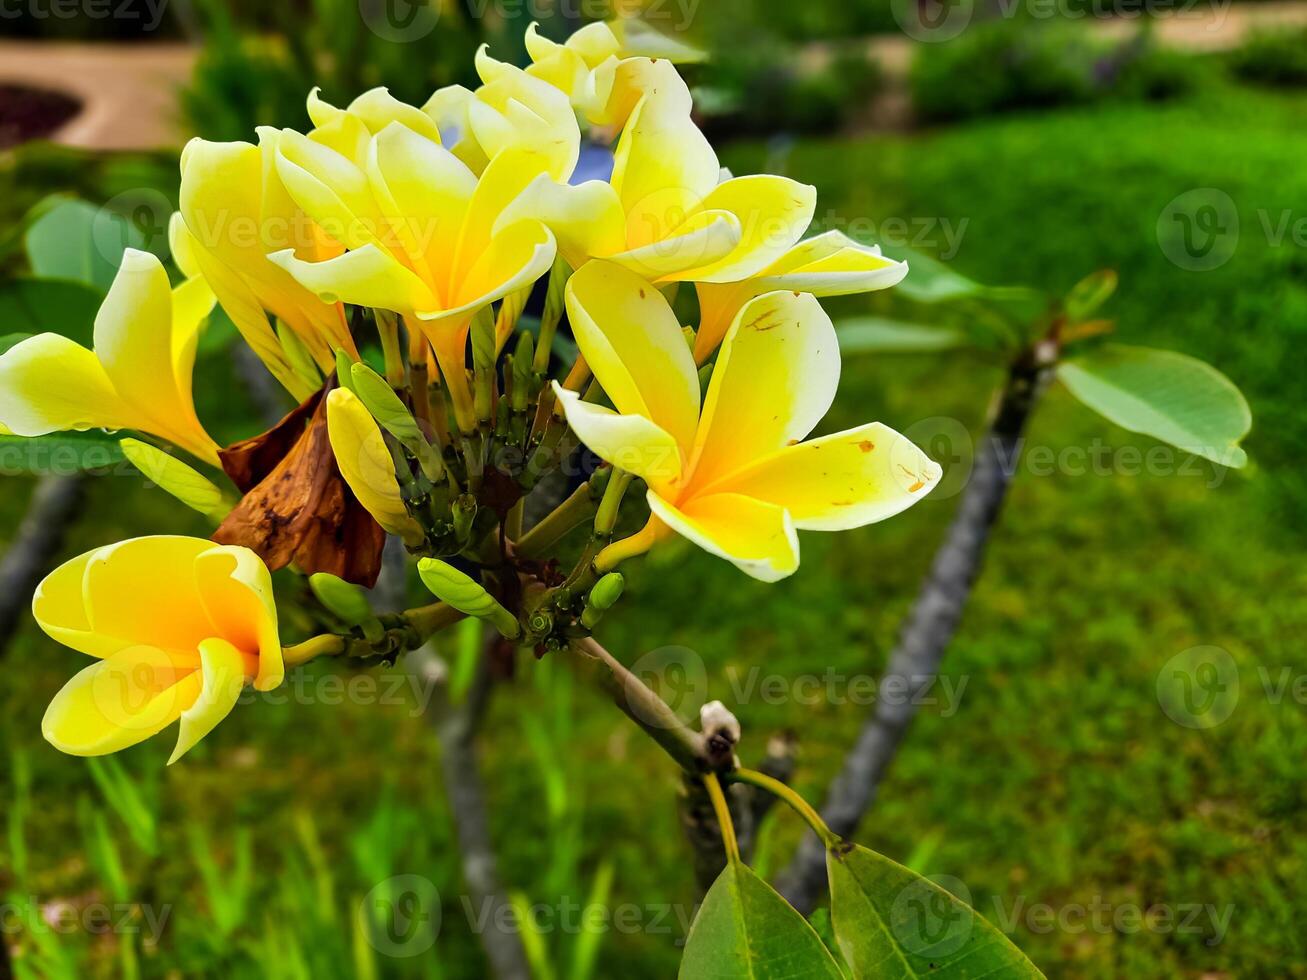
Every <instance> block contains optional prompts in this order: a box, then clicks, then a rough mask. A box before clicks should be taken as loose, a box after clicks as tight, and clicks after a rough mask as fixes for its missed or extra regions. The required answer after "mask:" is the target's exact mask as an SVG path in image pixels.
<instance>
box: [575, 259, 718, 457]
mask: <svg viewBox="0 0 1307 980" xmlns="http://www.w3.org/2000/svg"><path fill="white" fill-rule="evenodd" d="M566 301H567V313H568V319H569V321H570V322H571V324H572V332H573V334H574V335H575V336H576V342H577V345H578V346H579V347H580V348H581V353H582V354H584V355H585V359H586V363H587V364H589V365H590V369H591V370H592V371H593V372H594V376H595V378H597V379H598V381H599V383H600V385H602V386H603V389H604V391H605V392H606V393H607V395H608V397H609V398H611V399H612V402H613V404H614V405H615V406H616V407H617V410H618V411H619V412H621V413H623V414H625V415H642V416H644V417H645V418H647V419H649V420H650V421H651V422H653V423H655V424H656V425H657V426H658V427H659V428H660V429H662V430H663V431H665V432H667V433H668V434H670V435H671V436H672V438H673V439H675V440H676V442H677V444H678V445H679V446H680V447H681V448H682V449H683V450H688V449H689V448H690V446H691V445H692V444H693V441H694V432H695V428H696V426H697V425H698V419H699V376H698V373H697V372H696V371H695V367H694V358H693V357H691V355H690V350H689V347H688V345H687V344H686V342H685V335H684V334H683V333H682V331H681V325H680V322H679V321H678V320H677V318H676V314H675V313H673V312H672V308H671V307H670V306H669V305H668V303H667V300H666V299H665V298H664V297H663V294H662V293H660V292H659V291H658V290H657V289H656V288H654V287H653V286H651V285H650V284H649V283H647V282H646V281H644V280H643V279H641V278H640V277H639V276H637V275H636V274H635V273H633V272H630V271H629V270H627V269H624V268H622V267H621V266H617V265H614V264H612V263H611V262H600V261H596V262H590V263H587V264H586V265H584V266H582V268H581V269H580V270H578V271H577V272H576V273H575V274H574V275H573V276H572V277H571V279H569V280H568V283H567V290H566ZM591 448H594V447H591ZM596 451H597V450H596Z"/></svg>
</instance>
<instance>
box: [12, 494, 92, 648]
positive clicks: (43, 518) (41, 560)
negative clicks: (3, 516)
mask: <svg viewBox="0 0 1307 980" xmlns="http://www.w3.org/2000/svg"><path fill="white" fill-rule="evenodd" d="M83 486H84V478H83V477H82V476H80V475H75V476H43V477H41V479H40V480H39V481H38V482H37V484H36V489H35V490H34V491H33V493H32V499H31V502H30V503H29V504H28V506H27V513H26V514H24V515H23V520H22V523H20V524H19V525H18V531H17V533H16V534H15V535H14V540H13V543H12V544H11V545H10V546H9V550H8V551H6V552H5V553H4V558H3V559H0V654H3V652H4V648H5V647H6V646H7V645H8V642H9V639H10V638H11V637H12V636H13V634H14V632H15V631H16V630H17V628H18V620H19V617H20V616H21V615H22V614H23V613H24V612H25V611H26V610H27V609H28V607H29V605H30V603H31V601H32V592H33V590H34V589H35V588H36V586H37V583H38V582H39V581H40V579H41V577H42V576H43V575H45V574H46V573H47V572H48V571H49V570H50V563H51V562H52V561H53V560H54V556H55V555H56V554H57V553H58V551H59V549H60V547H61V546H62V545H63V540H64V532H65V530H66V529H67V527H68V522H69V521H70V520H71V519H72V517H73V512H74V511H76V510H77V506H78V504H79V503H80V501H81V499H82V490H83Z"/></svg>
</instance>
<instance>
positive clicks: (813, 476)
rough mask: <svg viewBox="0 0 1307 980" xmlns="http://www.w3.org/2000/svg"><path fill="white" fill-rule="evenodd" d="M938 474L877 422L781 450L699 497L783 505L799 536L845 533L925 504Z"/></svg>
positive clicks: (906, 442)
mask: <svg viewBox="0 0 1307 980" xmlns="http://www.w3.org/2000/svg"><path fill="white" fill-rule="evenodd" d="M940 475H941V470H940V467H939V464H938V463H935V462H934V461H932V460H931V459H930V458H929V457H927V456H926V454H925V453H923V452H922V451H921V450H920V449H918V448H917V447H916V446H915V445H913V444H912V443H911V442H910V441H909V440H908V439H906V438H904V437H903V436H902V435H900V434H899V433H897V432H895V431H894V430H893V429H891V428H889V427H888V426H885V425H882V424H880V423H879V422H872V423H870V424H868V425H863V426H859V427H858V428H856V429H849V430H847V431H845V432H837V433H834V434H833V435H829V436H822V437H821V438H819V439H813V440H811V441H809V442H803V443H799V444H798V445H796V446H787V447H785V448H784V449H781V450H778V451H777V452H775V453H773V454H772V455H770V456H767V457H764V458H763V459H760V460H758V461H757V462H756V463H754V464H752V465H751V466H748V467H746V468H744V469H742V470H740V471H738V472H736V473H734V474H732V475H731V476H729V477H727V478H726V479H724V480H720V481H717V482H716V483H714V484H713V485H711V486H706V487H704V488H703V489H702V490H700V491H699V492H701V493H705V494H712V493H736V494H742V495H744V496H747V497H752V498H755V499H757V500H762V501H765V502H767V503H769V504H774V505H776V506H778V507H784V508H785V509H786V510H787V511H789V513H790V516H791V517H792V518H793V519H794V526H795V527H797V528H799V529H800V530H805V531H846V530H849V529H851V528H855V527H862V526H863V525H865V524H873V523H875V522H876V521H883V520H885V519H886V518H889V517H893V516H894V515H895V514H898V513H899V512H901V511H903V510H906V509H907V508H908V507H911V506H912V505H913V504H915V503H916V502H917V501H918V500H921V499H923V498H924V497H925V496H926V495H927V494H928V493H930V491H931V489H932V488H933V487H934V486H935V484H936V483H938V482H939V478H940Z"/></svg>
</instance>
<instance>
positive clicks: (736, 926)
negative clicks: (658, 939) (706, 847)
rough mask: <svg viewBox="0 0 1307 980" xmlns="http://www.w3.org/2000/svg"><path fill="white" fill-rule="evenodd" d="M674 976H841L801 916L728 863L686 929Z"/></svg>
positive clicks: (687, 979)
mask: <svg viewBox="0 0 1307 980" xmlns="http://www.w3.org/2000/svg"><path fill="white" fill-rule="evenodd" d="M679 976H680V977H682V978H683V980H709V978H714V977H720V978H722V980H726V978H736V977H746V978H752V980H768V978H772V980H781V978H793V977H804V978H805V980H806V978H820V977H830V978H840V977H842V976H843V973H842V972H841V970H840V968H839V965H838V964H837V963H836V962H835V959H834V957H832V956H831V954H830V952H829V951H827V949H826V947H825V946H823V945H822V942H821V938H820V937H819V936H818V935H817V933H816V932H815V931H813V928H812V926H810V925H808V923H807V921H806V920H805V919H804V918H803V916H801V915H799V913H798V912H796V911H795V910H794V909H793V908H792V907H791V906H790V905H789V903H787V902H786V901H785V899H783V898H781V896H780V895H778V894H777V893H776V892H775V891H774V890H773V889H772V888H771V886H770V885H768V884H767V883H766V882H765V881H763V880H762V879H761V878H759V877H758V876H757V875H756V874H754V873H753V872H752V871H750V870H749V869H748V868H747V867H745V866H744V865H743V864H741V863H740V862H739V861H730V862H728V863H727V865H726V870H725V871H723V872H722V873H721V874H720V875H719V876H718V877H717V880H716V881H715V882H713V886H712V887H711V888H710V889H708V894H707V895H705V896H704V900H703V904H702V905H701V906H699V913H698V915H696V916H695V917H694V923H693V925H691V926H690V934H689V936H687V937H686V940H685V955H684V956H683V957H682V958H681V971H680V974H679Z"/></svg>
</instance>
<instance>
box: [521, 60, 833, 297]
mask: <svg viewBox="0 0 1307 980" xmlns="http://www.w3.org/2000/svg"><path fill="white" fill-rule="evenodd" d="M668 67H670V66H668ZM668 79H669V80H668V82H667V84H665V85H655V86H654V87H653V88H650V89H648V90H647V91H644V93H643V94H639V93H640V92H641V90H642V85H643V84H644V83H637V82H631V84H630V85H629V86H626V87H623V88H622V89H621V91H616V92H615V93H610V96H609V101H610V102H614V103H621V102H622V101H623V99H624V98H627V97H635V96H637V95H638V100H637V101H636V103H635V106H634V109H633V110H632V111H631V112H630V118H629V119H627V121H626V125H625V127H624V128H623V130H622V135H621V137H620V138H619V139H618V142H617V149H616V151H615V154H614V161H613V174H612V179H611V181H607V182H605V181H598V180H591V181H586V182H584V183H582V184H578V185H576V186H568V185H564V184H559V183H557V182H556V181H551V180H550V179H549V178H548V177H540V178H537V180H536V181H535V183H533V184H532V185H531V187H530V188H528V190H527V191H526V193H524V194H523V195H522V196H521V198H520V199H519V200H518V201H517V202H516V203H515V204H514V206H513V207H512V208H511V209H510V211H509V216H511V217H512V218H521V217H525V216H534V217H539V218H540V219H541V220H543V221H544V222H545V223H546V224H547V225H549V227H550V228H551V229H552V230H553V232H554V234H555V235H556V236H557V238H558V249H559V252H560V253H561V254H562V256H563V258H564V259H566V260H567V262H568V264H569V265H571V266H572V267H573V268H580V266H581V265H583V264H584V263H585V262H586V261H587V260H589V259H592V258H602V259H607V260H608V261H610V262H614V263H616V264H618V265H622V266H625V267H626V268H628V269H630V270H631V271H632V272H635V273H637V274H638V275H640V276H641V277H642V278H645V279H648V280H649V281H650V282H653V283H666V282H735V281H737V280H740V279H746V278H748V277H749V276H753V275H756V274H757V273H759V272H760V271H762V270H763V269H764V268H766V267H767V266H768V265H770V264H771V263H773V262H775V261H776V260H777V259H779V258H780V257H781V256H782V255H784V254H785V252H786V251H788V250H789V248H790V247H791V246H792V245H794V243H795V242H797V241H798V240H799V236H800V235H802V234H803V232H804V230H805V229H806V228H807V227H808V224H809V222H810V221H811V220H812V215H813V211H814V209H815V207H816V191H815V189H814V188H813V187H811V186H810V185H808V184H801V183H799V182H797V181H794V180H791V179H790V178H788V177H779V176H775V175H771V174H760V175H755V176H748V177H733V178H728V179H726V180H723V179H722V177H723V172H722V168H721V166H720V164H719V163H718V160H717V154H716V153H715V152H714V151H713V148H712V146H711V145H710V144H709V143H708V140H707V139H706V138H705V137H704V135H703V133H701V132H700V131H699V127H698V126H696V125H695V123H694V120H693V119H691V117H690V97H689V92H688V90H687V89H686V88H685V83H684V82H683V81H681V80H680V77H679V76H678V75H676V73H675V71H672V72H671V74H670V76H668ZM610 111H611V112H613V113H615V114H620V113H621V112H622V111H623V110H622V108H621V107H620V106H616V107H614V108H611V109H610Z"/></svg>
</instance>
